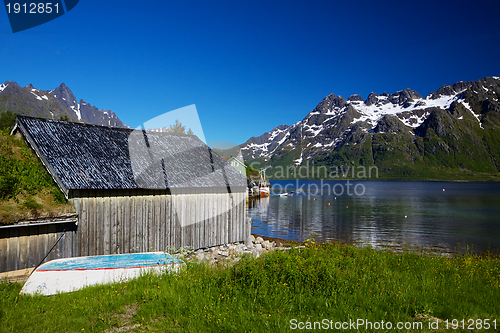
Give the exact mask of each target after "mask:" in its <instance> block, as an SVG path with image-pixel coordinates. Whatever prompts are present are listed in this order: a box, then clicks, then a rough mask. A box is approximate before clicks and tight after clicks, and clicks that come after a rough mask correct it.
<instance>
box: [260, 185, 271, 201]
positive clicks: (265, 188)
mask: <svg viewBox="0 0 500 333" xmlns="http://www.w3.org/2000/svg"><path fill="white" fill-rule="evenodd" d="M259 193H260V197H261V198H265V197H268V196H269V185H267V184H260V185H259Z"/></svg>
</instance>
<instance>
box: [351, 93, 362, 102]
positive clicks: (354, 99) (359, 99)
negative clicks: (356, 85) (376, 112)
mask: <svg viewBox="0 0 500 333" xmlns="http://www.w3.org/2000/svg"><path fill="white" fill-rule="evenodd" d="M348 100H349V101H351V102H363V97H361V95H359V94H354V95H351V96H349V98H348Z"/></svg>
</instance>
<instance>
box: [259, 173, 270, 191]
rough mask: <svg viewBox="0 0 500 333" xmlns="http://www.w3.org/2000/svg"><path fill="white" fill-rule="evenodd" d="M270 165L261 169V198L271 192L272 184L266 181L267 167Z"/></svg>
mask: <svg viewBox="0 0 500 333" xmlns="http://www.w3.org/2000/svg"><path fill="white" fill-rule="evenodd" d="M267 168H270V166H268V167H266V168H263V169H260V172H259V174H260V179H259V195H260V197H261V198H265V197H268V196H269V194H270V186H269V184H268V183H267V181H266V169H267Z"/></svg>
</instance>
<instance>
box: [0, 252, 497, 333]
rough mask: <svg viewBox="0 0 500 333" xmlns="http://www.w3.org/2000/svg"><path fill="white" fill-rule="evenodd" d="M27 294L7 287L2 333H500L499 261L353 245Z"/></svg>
mask: <svg viewBox="0 0 500 333" xmlns="http://www.w3.org/2000/svg"><path fill="white" fill-rule="evenodd" d="M20 288H21V285H20V284H18V283H6V282H4V283H1V284H0V331H1V332H31V331H33V330H36V332H103V331H105V330H106V329H113V328H115V329H117V328H119V327H121V328H127V329H130V331H132V332H288V331H290V320H292V319H296V320H297V321H298V322H306V321H310V322H314V321H321V320H323V319H325V318H326V319H328V320H332V321H333V322H336V321H342V322H344V321H349V319H351V320H356V319H359V318H363V319H366V320H369V321H372V322H380V321H381V320H384V322H387V321H390V322H392V323H394V324H395V323H397V322H413V321H415V320H417V319H415V317H417V316H418V317H422V316H423V317H427V318H431V317H432V318H433V320H436V318H439V319H441V320H446V319H448V320H452V319H457V320H462V319H465V320H468V319H490V321H493V320H495V319H496V321H497V330H498V328H499V327H500V302H498V300H499V299H500V260H499V259H498V258H494V257H485V256H483V257H479V256H474V255H461V256H458V257H455V258H447V257H443V256H439V255H429V254H417V253H411V252H407V253H402V254H396V253H393V252H386V251H378V250H374V249H370V248H356V247H353V246H350V245H344V244H322V245H320V246H312V247H308V248H306V249H301V250H298V249H292V250H290V251H285V252H281V251H276V252H273V253H269V254H266V255H264V256H262V257H260V258H258V259H252V258H248V257H247V258H243V259H242V260H241V261H240V262H239V263H237V264H235V265H234V266H232V267H218V268H213V267H208V266H206V265H203V264H196V263H188V266H187V270H186V271H185V272H183V273H181V274H179V275H169V274H163V275H159V276H156V275H145V276H143V277H141V278H139V279H136V280H133V281H130V282H128V283H117V284H114V285H107V286H98V287H89V288H86V289H84V290H80V291H77V292H73V293H67V294H59V295H55V296H48V297H47V296H36V297H33V296H24V295H23V296H21V295H18V292H19V290H20ZM423 325H424V326H423V327H424V328H428V323H427V322H424V324H423ZM441 325H443V324H441ZM450 330H451V329H450ZM110 331H112V330H110ZM357 331H370V330H363V329H362V328H361V327H360V329H359V330H357ZM382 331H383V330H382ZM391 331H398V330H391ZM403 331H404V330H403ZM418 331H419V332H420V331H422V332H424V331H429V330H428V329H424V330H418ZM454 331H459V330H454ZM489 331H491V332H493V331H495V330H494V329H490V330H489Z"/></svg>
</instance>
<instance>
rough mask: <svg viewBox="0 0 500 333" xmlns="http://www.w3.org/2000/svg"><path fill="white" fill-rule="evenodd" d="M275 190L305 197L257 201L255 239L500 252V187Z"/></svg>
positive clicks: (317, 184) (343, 184)
mask: <svg viewBox="0 0 500 333" xmlns="http://www.w3.org/2000/svg"><path fill="white" fill-rule="evenodd" d="M271 185H272V186H273V191H274V193H281V192H285V187H286V191H288V192H290V191H292V190H293V191H295V192H297V189H301V190H302V193H300V194H298V193H293V196H291V195H289V196H287V197H280V196H276V195H272V196H271V197H269V198H264V199H260V200H252V201H250V203H249V208H248V215H249V216H250V217H251V218H252V233H256V234H259V235H263V236H269V237H279V238H283V239H292V240H299V241H303V240H306V239H308V238H311V237H312V238H315V239H316V240H322V241H328V240H340V241H346V242H354V243H361V244H369V245H371V246H374V247H380V246H390V247H395V248H402V247H405V246H410V247H413V246H418V247H424V248H438V249H442V250H443V251H446V252H465V251H467V249H469V250H470V249H471V250H472V251H474V252H483V251H488V250H490V251H493V252H495V253H498V252H500V251H499V250H500V183H495V182H471V183H463V182H417V181H361V182H352V181H350V182H347V181H307V180H300V181H299V182H297V181H296V180H281V181H271ZM321 188H322V189H323V191H321ZM348 190H349V193H348ZM443 190H444V191H443ZM342 192H343V193H342ZM311 235H313V236H311Z"/></svg>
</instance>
